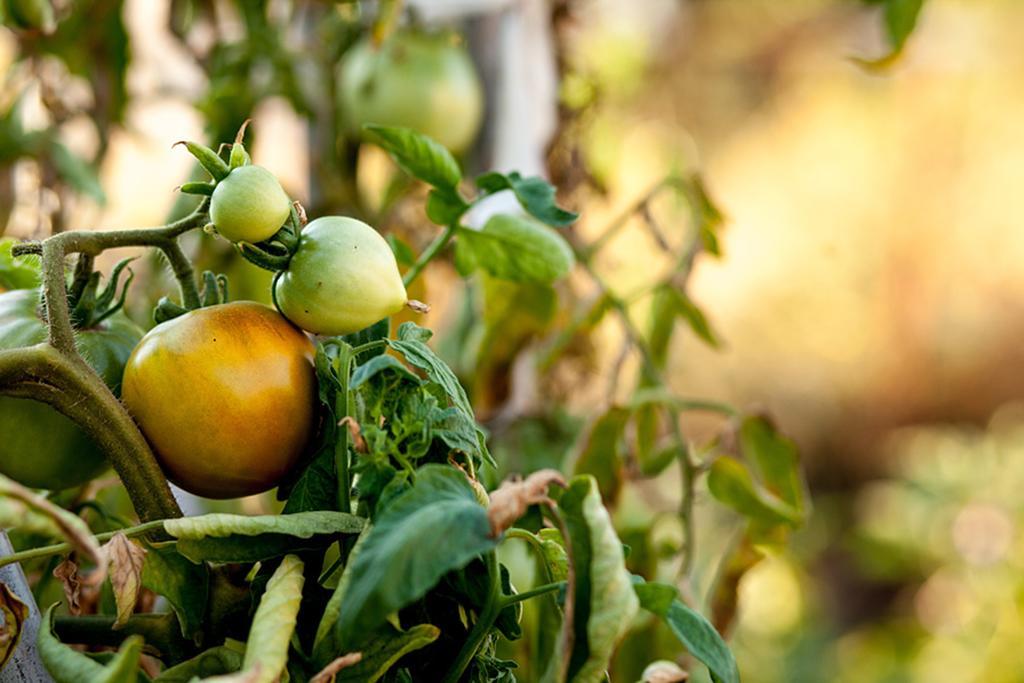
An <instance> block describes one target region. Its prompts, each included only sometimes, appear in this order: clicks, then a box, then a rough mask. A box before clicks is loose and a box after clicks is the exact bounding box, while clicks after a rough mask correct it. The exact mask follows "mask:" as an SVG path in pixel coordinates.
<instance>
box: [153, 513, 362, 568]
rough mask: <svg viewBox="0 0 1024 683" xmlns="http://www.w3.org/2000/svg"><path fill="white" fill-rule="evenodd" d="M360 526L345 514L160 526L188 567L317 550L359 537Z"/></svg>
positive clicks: (218, 518)
mask: <svg viewBox="0 0 1024 683" xmlns="http://www.w3.org/2000/svg"><path fill="white" fill-rule="evenodd" d="M363 525H364V521H363V520H362V519H360V518H359V517H356V516H354V515H350V514H347V513H344V512H328V511H316V512H300V513H295V514H291V515H262V516H257V517H246V516H243V515H228V514H223V513H213V514H209V515H203V516H201V517H183V518H181V519H169V520H167V521H166V522H164V529H165V530H166V531H167V533H169V534H170V535H171V536H173V537H174V538H176V539H178V543H177V548H178V552H180V553H181V554H182V555H184V556H185V557H187V558H189V559H190V560H192V561H193V562H202V561H210V562H255V561H258V560H266V559H269V558H271V557H278V556H280V555H284V554H285V553H288V552H291V551H293V550H299V549H310V548H322V547H324V546H326V545H329V544H330V543H332V542H333V541H334V540H336V538H337V537H338V535H340V534H356V533H359V532H360V531H361V530H362V528H363Z"/></svg>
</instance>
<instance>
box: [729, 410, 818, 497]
mask: <svg viewBox="0 0 1024 683" xmlns="http://www.w3.org/2000/svg"><path fill="white" fill-rule="evenodd" d="M739 440H740V450H741V451H742V452H743V455H744V456H745V457H746V458H747V460H749V461H750V462H752V463H754V465H755V466H756V467H757V472H758V474H759V475H760V478H761V481H762V482H764V484H765V486H766V488H767V489H768V490H769V491H771V492H772V493H774V494H776V495H778V496H779V497H780V498H782V500H784V501H786V502H787V503H789V504H790V505H792V506H793V507H794V508H796V509H797V510H798V511H801V512H803V511H804V506H805V498H806V497H805V495H804V483H803V478H802V476H801V473H800V459H799V456H798V455H797V448H796V444H794V443H793V442H792V441H791V440H790V439H787V438H786V437H785V436H783V435H782V434H780V433H778V432H777V431H776V430H775V428H774V427H773V426H772V424H771V422H769V421H768V420H767V419H766V418H764V417H762V416H759V415H753V416H749V417H746V418H744V420H743V422H742V423H741V424H740V431H739Z"/></svg>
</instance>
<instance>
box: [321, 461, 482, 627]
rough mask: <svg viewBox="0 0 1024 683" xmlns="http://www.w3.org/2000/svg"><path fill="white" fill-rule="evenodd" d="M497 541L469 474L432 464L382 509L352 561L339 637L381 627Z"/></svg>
mask: <svg viewBox="0 0 1024 683" xmlns="http://www.w3.org/2000/svg"><path fill="white" fill-rule="evenodd" d="M442 530H443V531H442ZM421 539H430V542H428V543H426V544H424V543H420V542H419V541H420V540H421ZM495 544H496V540H495V539H493V538H491V528H490V524H489V523H488V521H487V511H486V510H484V509H483V508H482V507H480V504H479V503H478V502H477V501H476V496H475V495H474V494H473V489H472V488H471V487H470V486H469V483H468V482H467V481H466V478H465V475H464V474H463V473H462V472H460V471H459V470H457V469H455V468H453V467H447V466H443V465H426V466H424V467H423V468H421V469H420V470H418V472H417V473H416V484H415V486H414V487H413V488H412V489H411V490H409V491H407V492H406V493H403V494H401V495H400V496H398V497H397V498H396V499H395V500H394V501H392V502H391V504H390V505H389V506H388V507H387V508H386V509H385V510H384V511H383V512H382V513H380V514H379V515H378V517H377V520H376V521H375V523H374V525H373V527H372V528H371V529H370V531H369V533H368V534H367V537H366V540H365V542H364V543H363V545H362V548H361V550H360V553H359V554H358V555H357V556H356V558H355V560H354V561H353V563H352V566H351V570H350V571H351V578H350V579H349V581H348V582H347V584H346V593H345V597H344V600H343V607H342V610H341V617H340V619H339V620H338V623H337V629H338V630H339V640H340V641H341V642H350V641H351V640H352V639H353V638H354V637H355V636H356V635H357V634H358V633H360V632H362V631H365V630H367V629H373V628H376V627H377V626H379V625H380V624H382V623H384V621H385V620H386V618H387V616H388V615H389V614H391V613H392V612H394V611H396V610H398V609H400V608H402V607H404V606H406V605H408V604H409V603H410V602H412V601H414V600H416V599H418V598H420V597H422V596H423V595H424V594H425V593H426V592H427V591H428V590H429V589H430V588H432V587H433V586H434V585H435V584H436V583H437V582H438V580H440V578H441V577H442V576H444V575H445V574H446V573H447V572H449V571H452V570H454V569H459V568H461V567H463V566H465V565H466V563H468V562H469V561H470V560H471V559H473V558H474V557H476V556H477V555H480V554H481V553H485V552H487V551H489V550H491V549H492V548H494V546H495ZM346 571H349V570H346Z"/></svg>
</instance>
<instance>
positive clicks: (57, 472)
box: [0, 289, 142, 490]
mask: <svg viewBox="0 0 1024 683" xmlns="http://www.w3.org/2000/svg"><path fill="white" fill-rule="evenodd" d="M38 304H39V292H38V290H35V289H14V290H11V291H9V292H5V293H3V294H0V349H12V348H17V347H20V346H30V345H33V344H38V343H40V342H43V341H45V340H46V325H45V324H44V323H43V321H42V320H40V319H39V316H38V315H37V313H36V309H37V306H38ZM141 337H142V330H141V329H140V328H139V327H138V326H137V325H135V323H133V322H132V321H130V320H129V319H128V318H127V317H125V316H124V315H123V314H121V313H116V314H114V315H113V316H111V317H109V318H107V319H106V320H104V321H103V322H102V323H100V324H99V325H98V326H97V327H96V328H94V329H89V330H82V331H79V332H78V333H77V334H76V336H75V338H76V341H77V344H78V349H79V351H80V352H81V353H82V357H83V358H85V360H86V361H87V362H88V363H89V365H91V366H92V368H93V369H94V370H95V371H96V372H97V373H98V374H99V375H100V377H102V378H103V381H104V382H106V383H107V386H109V387H110V388H111V390H112V391H113V392H114V393H115V394H117V393H118V390H119V388H120V383H121V371H122V370H123V368H124V364H125V361H126V360H127V359H128V356H129V355H130V354H131V352H132V349H133V348H134V347H135V344H136V343H138V341H139V339H140V338H141ZM0 435H2V436H0V472H2V473H3V474H5V475H7V476H8V477H11V478H12V479H15V480H17V481H19V482H21V483H22V484H24V485H26V486H31V487H33V488H43V489H53V490H58V489H64V488H70V487H72V486H78V485H80V484H84V483H85V482H87V481H89V480H90V479H92V478H94V477H96V476H97V475H99V474H100V473H102V472H103V470H105V469H106V468H107V461H106V458H105V457H104V455H103V452H102V451H101V450H100V448H99V446H97V445H96V444H94V443H93V441H92V440H91V439H90V438H89V437H88V436H86V435H85V433H84V432H83V431H82V430H81V429H79V428H78V426H77V425H76V424H75V423H74V422H72V421H71V419H70V418H67V417H65V416H64V415H62V414H60V413H59V412H57V410H56V409H54V408H51V407H50V406H48V405H46V404H45V403H40V402H38V401H33V400H30V399H25V398H12V397H10V396H0Z"/></svg>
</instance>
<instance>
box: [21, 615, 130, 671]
mask: <svg viewBox="0 0 1024 683" xmlns="http://www.w3.org/2000/svg"><path fill="white" fill-rule="evenodd" d="M55 608H56V605H52V606H50V607H49V608H47V610H46V612H45V613H44V614H43V622H42V624H40V626H39V641H38V643H37V646H38V648H39V657H40V659H41V660H42V662H43V665H44V666H45V667H46V670H47V671H48V672H49V673H50V675H51V676H53V680H55V681H56V682H57V683H128V682H129V681H130V682H131V683H134V681H135V680H136V679H137V674H136V671H137V669H138V666H139V656H140V655H141V654H142V643H143V640H142V638H141V637H140V636H131V637H129V638H128V639H126V640H125V641H124V644H123V645H121V648H120V649H119V650H118V652H117V656H115V657H114V658H113V659H112V660H111V661H110V662H108V663H107V664H101V663H99V662H96V661H93V660H92V659H90V658H89V657H87V656H86V655H85V654H83V653H81V652H78V651H76V650H73V649H72V648H70V647H68V646H67V645H64V644H63V643H61V642H60V641H59V640H57V637H56V636H55V635H54V634H53V611H54V609H55Z"/></svg>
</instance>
